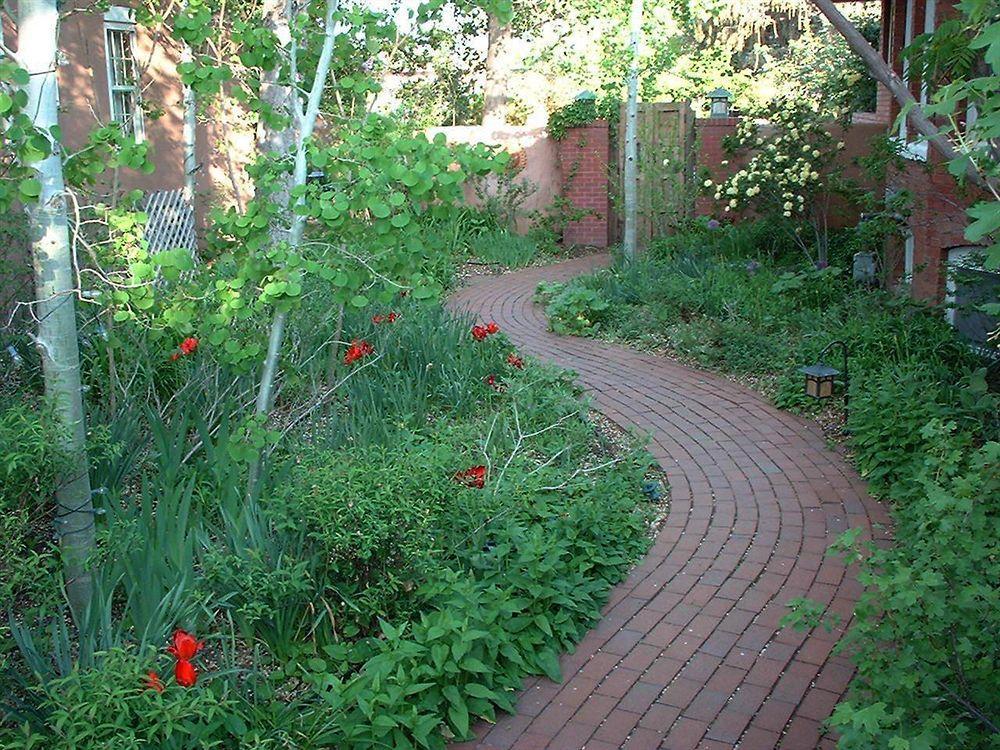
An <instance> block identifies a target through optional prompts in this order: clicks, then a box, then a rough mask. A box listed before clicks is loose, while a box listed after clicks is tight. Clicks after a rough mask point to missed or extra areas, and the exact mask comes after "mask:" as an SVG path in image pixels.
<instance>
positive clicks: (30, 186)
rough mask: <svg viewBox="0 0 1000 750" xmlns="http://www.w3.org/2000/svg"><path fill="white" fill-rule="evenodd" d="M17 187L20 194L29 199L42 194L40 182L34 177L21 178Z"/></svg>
mask: <svg viewBox="0 0 1000 750" xmlns="http://www.w3.org/2000/svg"><path fill="white" fill-rule="evenodd" d="M17 187H18V190H19V191H20V193H21V196H22V197H23V198H26V199H29V200H33V199H35V198H37V197H38V196H39V195H41V194H42V183H40V182H39V181H38V180H36V179H35V178H34V177H28V178H25V179H23V180H21V183H20V184H19V185H18V186H17Z"/></svg>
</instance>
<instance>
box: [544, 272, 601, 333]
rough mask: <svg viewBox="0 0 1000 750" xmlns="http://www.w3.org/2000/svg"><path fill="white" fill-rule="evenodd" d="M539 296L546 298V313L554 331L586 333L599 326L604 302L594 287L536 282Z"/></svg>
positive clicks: (596, 329) (593, 330)
mask: <svg viewBox="0 0 1000 750" xmlns="http://www.w3.org/2000/svg"><path fill="white" fill-rule="evenodd" d="M539 295H540V296H541V297H542V298H543V299H546V298H547V299H548V300H549V301H548V304H547V305H546V307H545V312H546V314H547V315H548V316H549V327H550V328H551V329H552V330H553V331H555V332H556V333H568V334H586V333H591V332H596V331H598V330H599V329H600V320H601V317H602V315H603V313H604V312H605V311H606V310H607V309H608V303H607V301H606V300H605V299H604V298H603V297H602V296H601V295H600V294H599V293H598V292H595V291H594V290H593V289H588V288H586V287H583V286H576V285H559V284H557V283H550V284H545V283H544V282H543V284H542V285H539Z"/></svg>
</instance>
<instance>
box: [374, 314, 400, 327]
mask: <svg viewBox="0 0 1000 750" xmlns="http://www.w3.org/2000/svg"><path fill="white" fill-rule="evenodd" d="M397 320H399V313H396V312H391V313H389V314H388V315H381V314H380V315H373V316H372V323H374V324H375V325H381V324H382V323H395V322H396V321H397Z"/></svg>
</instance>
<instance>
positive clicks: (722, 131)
mask: <svg viewBox="0 0 1000 750" xmlns="http://www.w3.org/2000/svg"><path fill="white" fill-rule="evenodd" d="M739 122H740V119H739V118H738V117H709V118H699V119H697V120H695V123H694V126H695V137H694V142H695V149H696V151H695V162H694V163H695V176H696V177H697V179H698V180H699V183H703V182H704V181H705V174H706V172H707V175H708V177H709V178H711V180H712V182H713V183H716V184H718V183H720V182H722V181H723V180H725V179H726V178H727V177H729V176H730V175H731V174H733V172H734V171H736V169H737V168H738V167H737V166H736V164H735V163H734V162H732V161H730V158H731V157H730V156H729V154H727V153H726V151H725V149H724V148H723V147H722V139H723V138H725V137H726V136H730V135H733V134H734V133H735V132H736V126H737V125H738V124H739ZM724 161H725V162H727V164H726V165H725V166H724V165H723V164H722V162H724ZM694 208H695V213H696V214H697V215H699V216H714V215H716V214H717V213H718V212H719V211H720V210H721V209H720V208H717V206H716V202H715V199H714V198H713V197H712V196H711V195H706V194H704V193H703V191H702V190H701V189H700V188H699V190H698V197H697V198H696V199H695V206H694Z"/></svg>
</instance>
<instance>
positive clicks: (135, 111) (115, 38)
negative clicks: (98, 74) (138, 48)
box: [104, 6, 145, 141]
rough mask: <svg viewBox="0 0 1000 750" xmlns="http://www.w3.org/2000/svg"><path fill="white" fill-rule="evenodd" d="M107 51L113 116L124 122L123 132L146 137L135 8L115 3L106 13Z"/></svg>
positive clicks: (109, 94)
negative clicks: (133, 10)
mask: <svg viewBox="0 0 1000 750" xmlns="http://www.w3.org/2000/svg"><path fill="white" fill-rule="evenodd" d="M104 52H105V57H106V58H107V64H108V97H109V100H110V102H111V119H112V120H114V121H115V122H117V123H119V124H120V125H121V128H122V132H123V133H125V134H126V135H131V136H133V137H134V138H135V139H136V140H137V141H142V140H143V138H144V136H145V131H144V129H143V122H142V100H141V98H140V88H139V68H138V66H137V65H136V58H135V22H134V20H133V15H132V9H131V8H122V7H120V6H113V7H111V8H110V9H109V10H108V11H107V12H106V13H105V14H104Z"/></svg>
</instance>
